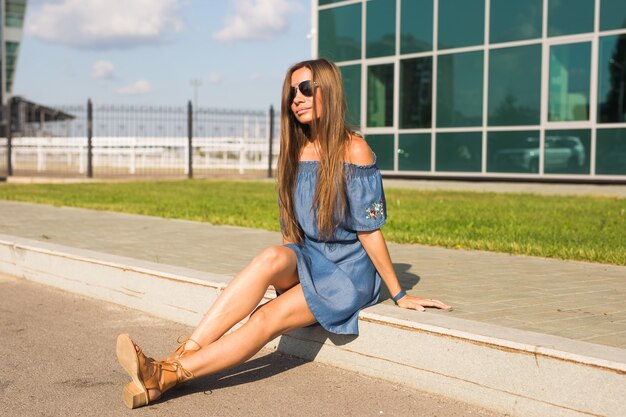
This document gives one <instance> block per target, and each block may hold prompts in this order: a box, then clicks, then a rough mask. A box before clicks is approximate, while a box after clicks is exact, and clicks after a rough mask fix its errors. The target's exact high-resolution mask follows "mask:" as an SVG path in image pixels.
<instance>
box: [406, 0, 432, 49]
mask: <svg viewBox="0 0 626 417" xmlns="http://www.w3.org/2000/svg"><path fill="white" fill-rule="evenodd" d="M401 7H402V8H401V10H402V13H401V14H400V31H401V34H400V53H401V54H408V53H411V52H425V51H432V49H433V0H402V4H401Z"/></svg>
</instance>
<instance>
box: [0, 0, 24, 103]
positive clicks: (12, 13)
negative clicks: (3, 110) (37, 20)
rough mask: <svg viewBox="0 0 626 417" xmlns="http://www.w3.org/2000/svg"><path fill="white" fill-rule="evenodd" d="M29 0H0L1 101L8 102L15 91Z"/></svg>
mask: <svg viewBox="0 0 626 417" xmlns="http://www.w3.org/2000/svg"><path fill="white" fill-rule="evenodd" d="M26 4H27V0H0V21H1V22H2V26H1V27H0V51H1V52H0V69H1V73H0V83H1V84H0V85H1V88H0V101H1V102H2V104H6V102H7V99H8V97H9V96H10V95H11V92H12V91H13V79H14V76H15V70H16V67H17V57H18V53H19V48H20V41H21V39H22V27H23V26H24V15H25V14H26Z"/></svg>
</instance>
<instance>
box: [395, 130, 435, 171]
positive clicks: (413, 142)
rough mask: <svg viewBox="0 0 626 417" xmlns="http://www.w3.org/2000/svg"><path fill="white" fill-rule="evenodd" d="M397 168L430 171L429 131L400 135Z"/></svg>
mask: <svg viewBox="0 0 626 417" xmlns="http://www.w3.org/2000/svg"><path fill="white" fill-rule="evenodd" d="M398 169H399V170H400V171H430V133H411V134H404V135H400V143H399V147H398Z"/></svg>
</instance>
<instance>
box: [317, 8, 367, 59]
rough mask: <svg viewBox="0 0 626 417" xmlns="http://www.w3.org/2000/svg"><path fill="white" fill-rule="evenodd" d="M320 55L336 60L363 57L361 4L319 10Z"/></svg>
mask: <svg viewBox="0 0 626 417" xmlns="http://www.w3.org/2000/svg"><path fill="white" fill-rule="evenodd" d="M318 33H319V44H318V45H319V56H320V57H324V58H329V59H332V60H334V61H348V60H351V59H360V58H361V4H360V3H357V4H350V5H348V6H341V7H334V8H331V9H325V10H320V12H319V30H318Z"/></svg>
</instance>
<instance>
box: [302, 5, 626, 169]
mask: <svg viewBox="0 0 626 417" xmlns="http://www.w3.org/2000/svg"><path fill="white" fill-rule="evenodd" d="M313 5H314V13H313V20H314V28H315V29H316V32H315V33H317V36H316V37H314V41H313V54H314V55H315V56H317V57H324V58H329V59H331V60H333V61H335V62H336V63H337V65H338V66H339V67H340V69H341V73H342V77H343V81H344V86H345V89H346V100H347V104H348V118H349V121H350V122H351V123H352V124H353V125H354V127H355V129H357V130H359V131H361V132H363V134H364V135H365V138H366V139H367V141H368V143H369V144H370V146H371V147H372V149H373V150H374V152H375V153H376V155H377V160H378V165H379V167H380V168H381V169H382V170H383V171H384V172H385V173H387V174H395V175H402V176H416V177H419V176H422V177H437V176H440V177H446V176H448V177H450V176H453V177H468V178H473V177H494V178H517V179H555V180H556V179H563V180H574V181H587V180H603V181H612V180H615V181H624V180H626V1H625V0H524V1H515V0H345V1H341V0H313Z"/></svg>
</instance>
